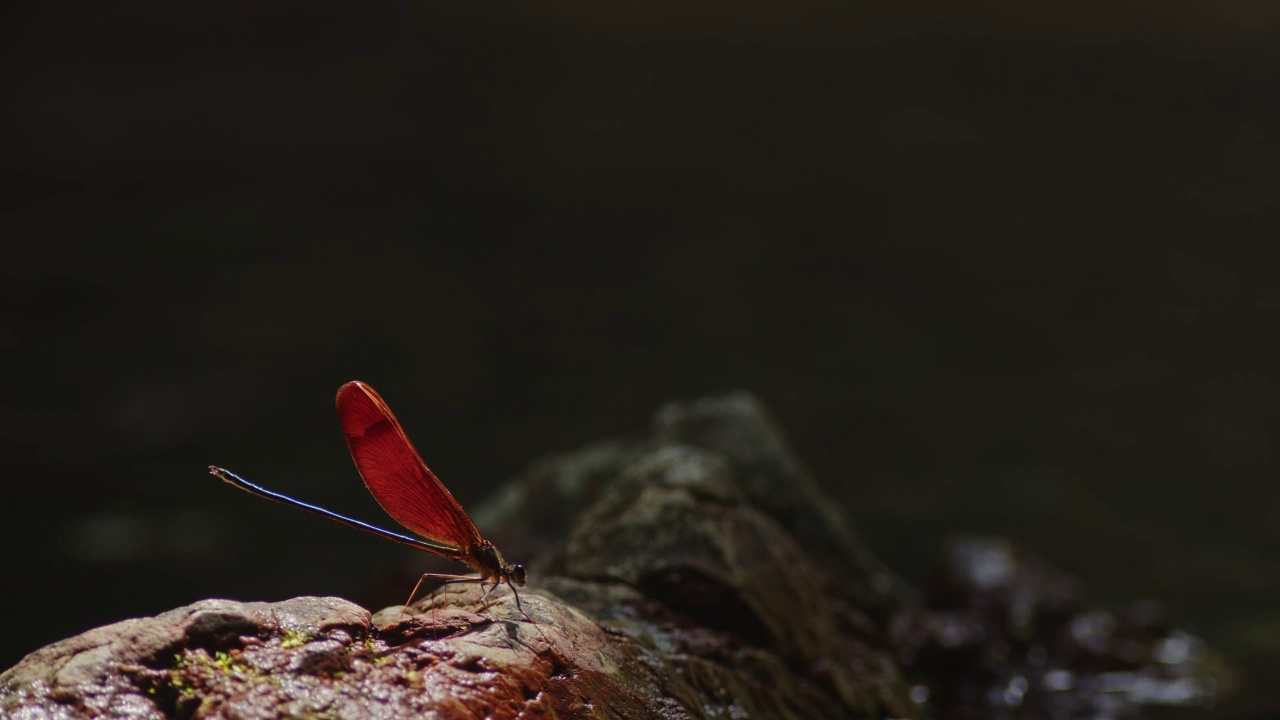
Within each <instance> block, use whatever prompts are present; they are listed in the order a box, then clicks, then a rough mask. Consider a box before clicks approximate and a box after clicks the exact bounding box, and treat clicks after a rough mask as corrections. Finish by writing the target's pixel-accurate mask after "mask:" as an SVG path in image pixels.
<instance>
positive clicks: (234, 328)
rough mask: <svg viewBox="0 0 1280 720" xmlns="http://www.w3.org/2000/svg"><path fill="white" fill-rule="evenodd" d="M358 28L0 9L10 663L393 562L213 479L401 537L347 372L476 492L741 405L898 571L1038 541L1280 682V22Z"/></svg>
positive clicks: (560, 20)
mask: <svg viewBox="0 0 1280 720" xmlns="http://www.w3.org/2000/svg"><path fill="white" fill-rule="evenodd" d="M357 5H358V4H349V3H314V2H313V3H301V2H287V1H286V2H276V3H269V4H263V3H258V2H236V1H231V0H224V1H214V2H203V3H179V4H165V3H141V2H121V3H101V2H89V1H87V0H80V1H78V2H76V1H72V2H63V3H56V4H55V3H38V2H26V3H21V2H19V3H16V4H9V5H8V6H7V8H6V9H5V10H4V11H3V13H4V14H5V19H4V20H5V22H4V35H3V46H2V48H0V49H2V50H3V60H2V63H0V82H2V83H3V92H4V98H5V110H4V112H3V113H2V114H0V132H2V137H3V151H2V153H0V163H2V165H3V168H2V171H3V176H2V177H3V179H4V180H5V181H6V183H5V184H6V186H7V189H6V190H5V191H4V192H3V194H2V195H0V203H3V221H2V225H0V237H3V247H4V250H3V255H2V257H3V262H2V263H0V267H2V269H0V272H2V273H3V282H2V288H3V290H2V292H3V297H2V298H0V300H2V301H3V308H4V309H3V315H2V316H0V317H3V323H2V325H0V342H2V343H3V363H4V366H3V372H4V377H5V379H6V381H7V382H8V385H7V387H6V391H5V393H4V395H5V399H4V401H3V403H0V443H3V446H2V447H3V462H4V466H5V467H4V478H3V493H2V494H0V533H2V535H0V540H2V542H3V545H4V547H5V548H6V551H5V554H4V569H3V571H2V573H0V575H2V576H3V593H0V603H3V610H4V611H5V616H6V617H7V618H8V620H7V621H6V622H5V623H3V628H0V634H2V638H3V640H2V642H0V667H8V666H9V665H11V664H13V663H15V662H16V661H17V660H18V659H19V658H20V657H22V655H24V654H25V653H27V652H30V651H31V650H34V649H36V648H37V647H39V646H41V645H43V644H46V643H49V642H52V641H54V640H57V639H60V638H62V637H65V636H68V635H70V634H74V633H77V632H81V631H83V630H86V629H88V628H90V627H93V626H96V625H99V624H103V623H107V622H112V621H115V620H119V619H122V618H126V617H133V616H139V615H149V614H154V613H157V612H160V611H163V610H166V609H169V608H171V607H175V606H178V605H182V604H186V603H190V602H194V601H196V600H199V599H201V598H206V597H230V598H236V599H243V600H279V599H283V598H286V597H291V596H295V595H304V594H318V595H322V594H337V595H346V596H354V597H360V593H362V592H363V591H362V588H367V587H368V586H369V584H370V583H371V582H372V580H371V578H372V577H374V576H375V575H376V574H377V573H378V572H379V569H381V568H389V567H396V566H397V565H400V564H403V563H404V562H405V556H406V552H407V551H405V550H403V549H402V548H400V547H398V546H394V545H391V544H388V543H383V542H380V541H378V540H376V539H374V538H369V537H365V536H362V535H360V534H358V533H354V532H352V531H350V530H348V529H346V528H342V527H339V526H336V525H335V526H330V525H329V524H328V523H325V522H323V521H320V520H316V519H314V518H311V517H307V516H305V515H303V514H301V513H295V512H292V511H289V510H286V509H283V508H280V507H277V506H275V505H272V504H270V503H266V502H262V501H260V500H256V499H253V498H251V497H249V496H247V495H244V494H242V493H238V492H235V491H234V490H232V489H231V488H228V487H226V486H225V485H223V484H221V483H219V482H217V481H216V480H214V479H213V478H211V477H209V476H208V475H207V474H206V472H205V466H206V465H208V464H209V463H218V464H221V465H225V466H227V467H229V468H232V469H233V470H236V471H237V472H240V473H242V474H244V475H245V476H246V477H249V478H250V479H253V480H255V481H257V482H259V483H262V484H265V485H268V486H271V487H274V488H276V489H279V490H282V491H285V492H288V493H291V494H294V495H297V496H299V497H302V498H305V499H307V500H309V501H311V502H314V503H317V504H321V505H325V506H327V507H331V508H334V509H338V510H340V511H343V512H347V513H350V514H353V515H356V516H358V517H362V518H365V519H367V520H371V521H374V522H376V523H388V524H389V522H390V521H386V520H385V519H384V516H383V515H382V514H381V512H380V511H379V510H378V508H377V506H376V505H375V504H374V503H373V501H372V500H371V499H370V498H369V496H368V495H367V493H366V492H365V490H364V488H363V487H362V485H361V483H360V481H359V480H358V478H357V476H356V474H355V473H354V471H353V468H352V466H351V462H350V459H349V458H348V455H347V451H346V448H345V445H344V443H343V441H342V437H341V435H340V434H339V432H338V426H337V421H336V418H335V416H334V413H333V407H332V403H333V393H334V391H335V390H336V389H337V387H338V385H339V384H341V383H342V382H344V381H347V380H350V379H353V378H360V379H364V380H367V381H369V382H370V383H372V384H374V385H375V386H376V387H377V388H378V389H379V390H380V391H381V392H382V394H383V395H384V396H385V397H386V398H387V399H388V401H389V402H390V403H391V404H392V406H393V407H394V408H395V409H396V411H397V413H398V414H399V416H400V419H401V420H402V421H403V422H404V424H405V425H406V427H407V429H408V431H409V433H410V435H411V436H412V437H413V438H414V439H415V441H416V443H417V445H418V447H419V449H420V450H421V451H422V453H423V455H424V456H425V457H426V458H427V459H428V462H430V463H431V465H432V467H433V468H434V469H435V470H436V472H437V473H438V474H439V475H440V476H441V477H442V478H443V479H444V480H445V482H446V483H447V484H448V485H449V487H450V488H451V489H452V490H453V492H454V494H455V495H456V496H457V497H458V498H459V499H460V500H461V501H462V502H463V504H464V505H468V506H471V507H474V506H475V505H476V503H478V502H479V501H480V500H481V499H482V498H483V497H484V496H485V494H486V493H487V492H488V491H490V490H491V489H493V488H494V487H495V486H496V485H497V484H498V483H500V482H502V481H504V480H506V479H508V478H510V477H512V476H515V475H517V474H519V473H520V472H521V471H522V469H523V468H524V467H525V466H526V464H527V463H529V462H530V461H531V460H533V459H535V458H537V457H539V456H541V455H545V454H548V453H553V452H559V451H564V450H569V449H572V448H575V447H577V446H580V445H582V444H584V443H587V442H590V441H594V440H597V439H600V438H602V437H606V436H612V435H617V434H621V433H630V432H635V431H639V430H642V429H643V428H644V427H646V425H647V423H648V421H649V417H650V415H651V413H652V412H653V411H654V409H655V408H657V407H658V406H659V405H660V404H661V403H663V402H664V401H667V400H670V399H677V398H691V397H695V396H697V395H700V394H705V393H709V392H718V391H724V390H729V389H734V388H745V389H749V390H751V391H753V392H755V393H757V394H758V395H759V396H760V397H762V398H763V399H764V400H765V402H766V403H768V405H769V406H770V407H771V408H772V410H773V411H774V413H775V414H776V415H777V417H778V418H779V420H780V421H781V422H782V423H783V425H784V427H785V428H786V429H787V431H788V433H789V434H790V437H791V439H792V441H793V443H794V445H795V448H796V450H797V452H798V453H799V455H800V457H801V458H803V459H804V460H805V461H806V462H807V463H808V464H809V466H810V467H811V468H812V470H813V471H814V473H815V474H816V475H817V477H818V478H819V480H820V481H821V483H822V484H823V485H824V487H825V488H826V489H827V490H828V491H830V492H831V493H832V494H834V495H836V496H837V497H838V498H840V500H841V501H842V502H843V503H844V504H845V505H846V507H847V508H848V510H849V512H850V515H851V516H852V519H853V521H854V522H855V523H856V524H857V526H858V527H859V529H860V530H861V532H862V534H863V535H864V537H865V538H866V539H867V541H868V542H870V543H871V545H872V546H873V547H874V549H875V550H876V551H877V552H878V553H879V554H880V556H881V557H882V558H883V559H884V560H885V561H886V563H888V564H889V565H890V566H891V567H892V568H894V569H895V570H896V571H897V572H899V573H900V574H901V575H902V576H904V577H905V578H907V579H909V580H912V581H917V582H918V581H920V580H921V579H923V578H924V577H925V576H926V574H927V572H928V568H929V566H930V565H931V564H932V562H933V559H934V557H935V556H936V553H937V551H938V548H939V546H940V543H941V542H942V540H943V539H944V538H945V537H946V536H947V535H948V534H950V533H954V532H957V531H966V530H968V531H975V532H980V533H993V534H1006V535H1009V536H1010V537H1012V538H1013V539H1014V540H1015V541H1016V542H1018V543H1019V544H1021V546H1022V547H1024V548H1026V549H1027V550H1029V551H1031V552H1033V553H1036V554H1039V555H1041V556H1043V557H1045V558H1046V559H1048V560H1049V561H1051V562H1053V563H1054V564H1056V565H1057V566H1059V567H1061V568H1063V569H1065V570H1067V571H1069V572H1072V573H1075V574H1077V575H1078V576H1079V577H1081V578H1082V579H1083V580H1085V581H1086V582H1087V583H1088V586H1089V588H1090V591H1091V594H1092V597H1093V598H1094V599H1095V600H1096V601H1098V602H1101V603H1104V604H1111V605H1116V606H1123V605H1126V604H1129V603H1132V602H1134V601H1135V600H1138V599H1140V598H1154V599H1157V600H1160V601H1162V602H1163V603H1164V604H1166V605H1167V606H1168V607H1169V608H1170V609H1171V610H1172V611H1173V612H1174V614H1175V616H1176V617H1177V618H1178V620H1179V621H1180V622H1182V623H1183V624H1185V625H1186V626H1187V627H1188V628H1189V629H1191V630H1193V631H1195V632H1197V633H1200V634H1202V635H1203V636H1204V637H1205V638H1207V639H1208V640H1209V642H1210V643H1211V645H1212V646H1213V647H1215V648H1218V649H1219V650H1221V651H1222V652H1223V653H1224V654H1226V655H1227V656H1228V657H1229V658H1230V660H1231V663H1232V664H1233V666H1234V667H1235V668H1236V669H1237V670H1238V671H1239V672H1240V673H1241V677H1242V678H1243V679H1244V682H1245V685H1246V687H1251V688H1254V693H1255V694H1254V697H1255V698H1260V699H1258V700H1256V702H1257V703H1258V705H1257V707H1275V706H1280V700H1277V699H1276V698H1277V696H1276V694H1275V693H1276V691H1274V690H1270V689H1269V687H1270V685H1271V683H1275V682H1280V602H1277V601H1278V600H1280V553H1278V552H1277V551H1278V550H1280V495H1278V493H1277V490H1276V471H1275V463H1274V459H1273V445H1274V436H1275V432H1276V422H1277V417H1278V415H1280V376H1278V374H1277V373H1278V371H1277V368H1278V367H1280V343H1277V342H1276V339H1275V338H1276V334H1277V330H1280V283H1278V282H1277V265H1276V262H1275V261H1276V259H1277V253H1276V252H1275V251H1274V250H1273V246H1274V243H1275V240H1276V237H1277V236H1278V233H1277V228H1280V199H1278V198H1280V195H1278V192H1280V140H1278V138H1280V134H1278V130H1280V126H1278V125H1277V122H1278V121H1280V104H1278V103H1276V102H1275V98H1276V89H1277V87H1280V85H1278V82H1280V44H1277V40H1280V5H1277V4H1275V3H1264V2H1249V1H1248V0H1229V1H1226V2H1222V3H1217V4H1216V5H1215V6H1214V7H1213V9H1212V10H1211V11H1210V10H1207V9H1205V8H1204V7H1201V4H1199V3H1190V2H1172V3H1171V2H1161V3H1155V2H1150V1H1149V0H1121V1H1120V2H1106V3H1103V2H1084V3H1071V4H1062V6H1061V7H1054V6H1049V5H1027V4H1025V3H1017V2H1013V1H1012V0H996V1H994V2H987V3H981V4H975V5H973V6H972V7H962V6H958V5H956V4H954V3H946V2H941V1H937V2H931V1H930V0H921V1H919V2H908V3H905V4H895V5H880V6H875V7H871V6H865V5H858V4H850V3H845V2H839V3H837V2H816V3H803V4H784V5H778V4H776V3H727V2H725V3H706V2H704V3H685V2H664V1H663V0H659V1H658V2H656V3H655V2H649V3H643V4H639V5H635V6H616V5H610V4H598V3H575V2H559V3H556V2H539V1H538V0H534V2H520V3H506V2H502V3H499V4H493V3H427V2H419V3H404V4H387V5H385V6H383V5H375V6H372V7H370V6H364V5H359V6H357ZM784 8H785V9H784ZM533 572H534V573H535V574H536V568H535V569H534V570H533ZM402 591H403V589H400V590H397V592H402ZM397 598H398V596H397Z"/></svg>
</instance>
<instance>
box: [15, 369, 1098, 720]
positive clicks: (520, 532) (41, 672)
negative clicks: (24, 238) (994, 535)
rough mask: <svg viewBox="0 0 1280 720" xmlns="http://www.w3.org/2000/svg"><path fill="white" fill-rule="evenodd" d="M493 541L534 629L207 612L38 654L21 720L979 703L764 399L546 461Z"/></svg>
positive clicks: (465, 599) (674, 414)
mask: <svg viewBox="0 0 1280 720" xmlns="http://www.w3.org/2000/svg"><path fill="white" fill-rule="evenodd" d="M196 471H202V470H201V469H197V470H196ZM477 521H478V523H479V524H480V525H481V527H485V528H486V530H488V531H491V532H492V531H495V530H498V529H499V528H501V530H500V531H499V532H500V535H501V536H502V537H503V538H505V539H506V540H505V541H504V542H503V543H502V544H503V546H504V547H505V548H508V549H509V551H510V553H511V555H512V556H513V557H522V558H529V557H538V556H541V558H542V561H541V562H536V561H535V562H532V563H530V567H531V573H530V582H529V585H528V587H526V588H525V589H524V590H522V591H521V595H520V598H521V601H522V603H523V607H524V614H522V613H520V612H519V611H517V609H516V606H515V603H514V602H513V599H512V597H511V595H510V590H508V589H505V588H504V589H502V590H500V591H498V592H497V593H495V595H494V596H492V597H490V599H489V606H488V607H483V606H482V605H481V604H480V590H479V588H477V587H476V586H474V585H450V586H445V587H443V588H441V589H439V590H437V591H436V592H435V593H433V594H432V595H430V596H429V597H428V598H427V599H426V600H424V601H423V602H420V603H418V604H417V605H416V606H415V607H414V608H413V609H412V610H411V611H410V612H408V613H404V612H402V609H401V608H398V607H395V608H388V609H386V610H383V611H381V612H379V613H377V614H376V615H370V613H369V612H368V611H366V610H364V609H363V608H360V607H358V606H356V605H353V604H351V603H349V602H347V601H345V600H340V599H337V598H296V599H293V600H288V601H285V602H281V603H272V604H268V603H238V602H232V601H227V600H206V601H203V602H200V603H196V604H194V605H191V606H188V607H185V608H179V609H177V610H173V611H170V612H167V613H164V614H161V615H158V616H156V617H152V618H144V619H137V620H126V621H124V622H121V623H116V624H114V625H110V626H107V627H103V628H98V629H96V630H93V631H90V632H88V633H85V634H83V635H80V636H78V637H75V638H71V639H69V640H65V641H63V642H60V643H56V644H54V645H50V646H48V647H46V648H44V649H41V650H39V651H37V652H35V653H32V654H31V655H29V656H28V657H27V658H25V659H24V660H23V661H22V662H21V663H19V664H18V665H17V666H16V667H14V668H13V669H11V670H9V671H7V672H5V673H4V674H2V675H0V717H4V718H10V717H12V718H24V719H28V718H29V719H31V720H35V719H40V720H45V719H49V720H53V719H55V718H77V717H86V716H95V717H120V718H125V717H128V718H152V717H154V718H161V717H168V718H187V717H199V718H275V717H308V718H311V717H314V718H344V719H357V718H384V717H385V718H392V717H394V718H402V717H431V718H516V717H548V718H554V717H561V718H570V717H572V718H577V717H586V718H596V717H598V718H784V719H788V718H794V719H797V720H799V719H801V718H863V717H866V718H871V717H899V718H911V717H919V716H920V715H921V714H922V711H923V709H924V708H925V707H928V706H927V704H926V703H927V701H926V696H929V695H930V694H931V696H932V697H933V698H935V699H937V698H943V697H949V696H948V695H947V688H952V687H956V686H954V685H950V684H948V679H947V678H946V677H938V676H929V677H925V676H923V675H922V674H923V673H928V672H933V671H934V670H933V669H934V668H937V667H947V666H948V662H949V658H953V656H951V655H948V653H949V652H951V650H950V649H949V647H948V646H946V645H945V643H943V642H940V641H938V640H937V638H938V635H937V634H936V633H935V632H933V629H935V628H937V627H939V617H940V616H939V615H938V612H936V611H934V610H931V609H929V608H928V607H927V606H922V605H921V604H920V602H919V601H918V600H917V599H915V596H914V594H911V593H909V592H907V591H905V590H904V589H903V588H902V587H901V585H900V584H899V583H898V582H897V581H896V580H894V579H893V577H892V576H890V575H889V574H888V573H887V572H885V571H884V570H883V568H881V567H880V565H879V563H877V562H876V560H875V559H874V557H873V556H872V555H871V553H870V552H869V551H868V550H867V549H866V548H865V547H864V546H863V545H862V543H861V542H860V541H859V540H858V539H857V537H856V536H855V534H854V533H853V531H852V529H851V528H850V527H849V525H848V524H847V522H846V521H845V519H844V516H843V514H842V512H841V510H840V508H839V507H838V506H837V505H836V504H835V503H833V502H832V501H831V500H830V499H829V498H827V497H825V496H824V495H823V494H822V492H821V491H820V490H819V489H818V486H817V484H816V483H815V482H814V481H813V480H812V479H811V478H810V477H809V475H808V474H807V472H806V471H805V470H804V468H803V467H802V466H801V464H800V463H799V462H798V461H797V460H796V459H795V458H794V457H793V456H792V455H791V453H790V451H789V450H788V448H787V446H786V444H785V442H784V441H783V439H782V436H781V434H780V432H779V431H778V430H777V428H776V427H775V426H774V425H773V423H772V422H771V421H770V419H769V418H768V416H767V414H766V413H765V412H764V410H763V409H762V408H761V407H760V405H759V404H758V403H757V402H756V401H755V400H754V399H752V398H751V397H750V396H747V395H742V394H738V395H730V396H727V397H723V398H717V399H710V400H702V401H697V402H694V403H691V404H688V405H673V406H670V407H668V408H666V409H664V410H662V411H661V412H659V414H658V416H657V420H656V422H655V428H654V430H653V432H652V433H651V434H650V435H649V436H648V437H644V438H639V439H634V440H631V441H611V442H606V443H602V444H599V445H595V446H591V447H588V448H585V449H583V450H581V451H579V452H576V453H573V454H568V455H564V456H560V457H555V458H551V459H548V460H545V461H542V462H540V463H538V464H537V465H535V466H534V467H533V468H532V469H531V470H530V472H529V473H527V474H526V476H525V477H524V478H521V479H519V480H517V481H514V482H513V483H511V484H510V485H509V486H508V487H506V488H504V489H502V491H500V492H499V493H498V494H497V496H496V499H495V501H494V502H492V503H491V504H490V505H489V506H488V507H487V508H483V509H482V512H480V513H477ZM511 538H514V539H515V540H516V542H515V543H512V542H511V541H510V539H511ZM521 545H523V547H521ZM1014 590H1015V589H1014V588H1011V586H1010V585H1009V584H1008V583H1005V584H1004V585H1001V586H1000V587H998V588H995V587H994V586H993V588H984V587H977V586H974V587H971V588H968V590H967V592H969V593H970V597H969V601H970V602H973V603H976V604H977V605H978V606H982V607H988V606H989V605H990V603H985V604H984V602H983V601H982V599H981V597H978V596H979V595H981V594H982V593H984V592H988V591H990V592H999V593H1003V594H1004V595H1009V594H1010V593H1014ZM1015 594H1016V593H1015ZM1018 596H1019V597H1022V595H1018ZM1023 610H1024V611H1025V612H1024V613H1023V615H1020V616H1019V617H1020V618H1021V620H1020V624H1019V625H1018V626H1017V628H1018V629H1017V630H1016V631H1017V632H1020V633H1023V635H1022V636H1020V639H1019V643H1021V645H1020V647H1021V646H1027V647H1029V646H1030V641H1029V640H1028V637H1031V635H1028V633H1031V634H1032V635H1033V634H1034V627H1035V623H1036V615H1035V612H1036V608H1034V607H1031V608H1023ZM1027 613H1029V614H1027ZM1028 623H1030V625H1028ZM1029 628H1030V629H1029ZM991 632H992V633H994V634H999V633H1001V632H1003V629H1002V628H1001V626H999V625H992V629H991ZM984 638H985V639H984V642H986V641H987V640H990V641H992V642H995V641H996V640H998V639H999V638H994V637H987V636H984ZM1011 647H1012V646H1011ZM961 650H962V651H963V652H972V648H970V647H968V646H966V647H964V648H961ZM1040 652H1042V653H1043V650H1041V651H1040ZM964 657H966V656H964V655H963V654H958V655H955V656H954V658H959V659H961V660H963V658H964ZM900 660H904V661H906V662H907V666H908V668H909V669H910V671H911V673H912V678H911V680H912V685H914V686H915V688H916V691H915V692H914V693H913V692H912V690H911V685H909V684H908V682H907V681H906V680H905V679H904V673H903V671H902V669H901V667H900V665H899V664H898V663H899V661H900ZM926 660H927V662H926ZM1002 667H1003V666H1002ZM965 677H966V678H967V679H968V680H973V678H974V674H973V673H972V672H969V674H968V675H966V676H965ZM993 677H994V676H993ZM1053 677H1056V678H1059V679H1060V677H1061V676H1060V675H1057V676H1053ZM999 679H1000V681H1001V682H1004V681H1006V680H1007V678H1004V677H1003V676H1000V677H999ZM978 681H980V682H982V683H985V682H988V681H989V679H988V676H987V675H982V676H981V677H979V678H978ZM966 687H968V686H966ZM925 691H927V692H925ZM922 692H923V693H924V694H922ZM978 694H979V695H981V693H978ZM913 695H914V696H915V698H916V700H915V701H913V700H912V699H911V698H912V696H913ZM960 695H963V696H964V697H970V698H972V697H973V695H974V693H967V694H966V693H958V694H957V696H960ZM983 703H984V701H983V699H982V698H981V697H977V698H976V699H975V700H974V701H973V702H972V703H971V704H970V706H968V707H967V709H968V710H971V711H972V712H969V713H968V715H967V716H974V717H981V716H982V714H983V708H984V707H986V706H985V705H984V704H983ZM934 709H935V710H941V708H934ZM1005 709H1006V710H1007V709H1008V708H1007V707H1006V708H1005ZM1095 709H1096V708H1095Z"/></svg>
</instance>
